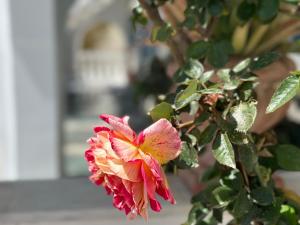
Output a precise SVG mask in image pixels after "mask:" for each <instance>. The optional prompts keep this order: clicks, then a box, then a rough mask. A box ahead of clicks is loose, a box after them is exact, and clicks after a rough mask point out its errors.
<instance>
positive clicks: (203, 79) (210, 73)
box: [199, 70, 215, 83]
mask: <svg viewBox="0 0 300 225" xmlns="http://www.w3.org/2000/svg"><path fill="white" fill-rule="evenodd" d="M214 74H215V71H213V70H210V71H206V72H205V73H203V74H202V76H201V77H200V78H199V81H200V82H202V83H205V82H206V81H208V80H209V79H210V78H211V77H212V76H213V75H214Z"/></svg>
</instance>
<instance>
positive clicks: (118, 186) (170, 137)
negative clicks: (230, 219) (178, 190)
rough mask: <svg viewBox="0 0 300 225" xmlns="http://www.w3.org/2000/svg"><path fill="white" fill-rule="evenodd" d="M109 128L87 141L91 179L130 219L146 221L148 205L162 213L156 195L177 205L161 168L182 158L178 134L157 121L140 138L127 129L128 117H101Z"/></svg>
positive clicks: (98, 128)
mask: <svg viewBox="0 0 300 225" xmlns="http://www.w3.org/2000/svg"><path fill="white" fill-rule="evenodd" d="M100 118H101V119H102V120H104V121H105V122H107V123H108V124H109V125H110V128H108V127H96V128H95V129H94V132H95V135H94V136H93V137H92V138H90V139H89V140H88V143H89V145H90V148H89V149H88V150H87V151H86V153H85V157H86V160H87V161H88V164H89V170H90V172H91V173H92V175H91V177H90V179H91V181H92V182H94V183H95V184H97V185H102V186H103V187H104V188H105V189H106V191H107V194H109V195H112V196H113V205H114V206H115V207H116V208H118V209H119V210H124V211H125V214H126V215H128V217H129V218H134V217H136V216H137V215H141V216H142V217H144V218H145V219H146V218H147V207H148V203H149V204H150V207H151V209H152V210H154V211H156V212H159V211H160V210H161V205H160V203H159V202H158V201H157V199H156V196H155V195H156V194H158V195H160V196H161V197H163V198H164V199H165V200H167V201H169V202H170V203H171V204H174V203H175V200H174V197H173V195H172V193H171V191H170V188H169V187H168V182H167V179H166V176H165V174H164V172H163V170H162V167H161V165H162V164H165V163H167V162H168V161H170V160H172V159H174V158H176V157H177V156H178V155H179V154H180V149H181V140H180V138H179V135H178V132H177V130H176V129H175V128H174V127H172V125H171V123H170V122H169V121H168V120H166V119H161V120H158V121H157V122H156V123H154V124H152V125H151V126H150V127H148V128H146V129H145V130H143V131H142V132H141V133H140V134H139V135H137V134H136V133H135V132H134V131H133V130H132V129H131V128H130V126H129V125H128V120H129V117H128V116H125V117H123V118H118V117H115V116H111V115H101V116H100Z"/></svg>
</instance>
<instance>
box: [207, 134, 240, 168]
mask: <svg viewBox="0 0 300 225" xmlns="http://www.w3.org/2000/svg"><path fill="white" fill-rule="evenodd" d="M212 151H213V155H214V157H215V158H216V160H217V161H218V162H219V163H220V164H222V165H226V166H229V167H232V168H236V165H235V157H234V150H233V148H232V145H231V143H230V141H229V138H228V136H227V133H219V134H218V135H217V137H216V138H215V140H214V143H213V149H212Z"/></svg>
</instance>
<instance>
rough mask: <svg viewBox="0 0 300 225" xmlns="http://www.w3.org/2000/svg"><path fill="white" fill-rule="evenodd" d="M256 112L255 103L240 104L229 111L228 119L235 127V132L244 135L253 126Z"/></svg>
mask: <svg viewBox="0 0 300 225" xmlns="http://www.w3.org/2000/svg"><path fill="white" fill-rule="evenodd" d="M256 114H257V110H256V103H255V102H241V103H240V104H239V105H237V106H234V107H232V108H231V109H230V114H229V118H230V120H231V121H232V122H233V123H234V125H235V130H236V131H238V132H244V133H246V132H247V131H248V130H249V129H250V128H251V127H252V125H253V123H254V121H255V118H256Z"/></svg>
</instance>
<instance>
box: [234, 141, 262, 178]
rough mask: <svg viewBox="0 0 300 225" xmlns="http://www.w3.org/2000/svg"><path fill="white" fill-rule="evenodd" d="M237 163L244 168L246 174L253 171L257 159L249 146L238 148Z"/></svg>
mask: <svg viewBox="0 0 300 225" xmlns="http://www.w3.org/2000/svg"><path fill="white" fill-rule="evenodd" d="M238 151H239V161H240V162H241V164H242V165H243V166H244V167H245V169H246V171H247V172H248V173H252V172H253V171H254V166H255V165H256V164H257V161H258V158H257V155H256V154H255V152H254V151H253V150H252V149H251V147H250V146H249V145H241V146H239V150H238Z"/></svg>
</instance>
